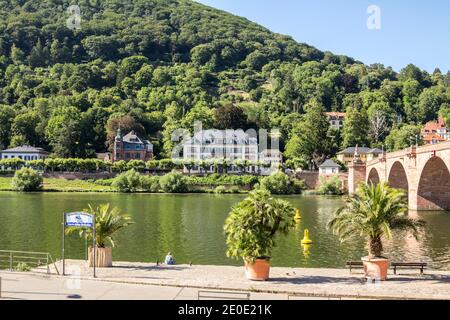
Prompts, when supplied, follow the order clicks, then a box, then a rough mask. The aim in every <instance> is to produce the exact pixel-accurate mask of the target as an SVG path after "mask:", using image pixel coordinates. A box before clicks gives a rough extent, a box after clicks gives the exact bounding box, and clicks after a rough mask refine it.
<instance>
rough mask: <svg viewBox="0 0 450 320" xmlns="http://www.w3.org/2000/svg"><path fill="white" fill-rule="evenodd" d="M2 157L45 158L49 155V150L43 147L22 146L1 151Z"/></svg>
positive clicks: (0, 155) (30, 159)
mask: <svg viewBox="0 0 450 320" xmlns="http://www.w3.org/2000/svg"><path fill="white" fill-rule="evenodd" d="M0 157H1V159H15V158H17V159H22V160H24V161H32V160H43V159H45V158H47V157H48V152H47V151H45V150H44V149H42V148H35V147H30V146H20V147H16V148H12V149H7V150H3V151H1V154H0Z"/></svg>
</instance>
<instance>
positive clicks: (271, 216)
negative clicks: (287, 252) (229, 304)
mask: <svg viewBox="0 0 450 320" xmlns="http://www.w3.org/2000/svg"><path fill="white" fill-rule="evenodd" d="M294 215H295V210H294V207H293V206H292V205H291V204H290V203H289V202H288V201H284V200H280V199H274V198H272V196H271V194H270V192H269V191H267V190H265V189H257V190H255V191H252V192H251V193H250V194H249V196H248V197H247V198H246V199H244V200H243V201H241V202H240V203H238V204H237V205H235V206H234V207H233V208H232V209H231V212H230V215H229V217H228V218H227V220H226V221H225V225H224V230H225V235H226V243H227V245H228V250H227V256H228V257H232V258H238V257H242V258H243V259H244V263H245V270H246V276H247V279H250V280H262V281H264V280H267V279H268V278H269V272H270V254H271V251H272V248H273V247H274V246H275V235H276V234H287V233H288V232H289V230H291V229H292V228H293V227H294V226H295V220H294Z"/></svg>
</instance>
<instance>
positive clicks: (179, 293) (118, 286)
mask: <svg viewBox="0 0 450 320" xmlns="http://www.w3.org/2000/svg"><path fill="white" fill-rule="evenodd" d="M56 265H57V267H58V269H59V270H60V271H61V270H62V265H61V262H57V263H56ZM66 270H67V271H68V273H69V274H70V275H69V276H66V277H62V276H57V275H54V274H52V275H46V274H45V273H44V272H45V271H46V270H44V269H36V270H32V272H30V273H14V274H10V275H9V274H8V272H2V273H1V274H0V277H1V276H3V277H4V279H6V278H8V277H11V276H12V275H14V276H15V277H16V278H17V279H18V280H17V281H16V283H17V285H19V283H20V287H21V288H22V290H23V292H36V294H35V295H34V296H33V295H32V294H30V295H28V296H27V295H24V298H28V299H29V298H36V297H38V298H40V299H46V298H48V297H50V296H51V295H50V294H49V295H47V296H46V295H45V294H42V295H40V296H39V294H38V293H37V292H39V291H40V289H39V285H40V284H39V283H38V282H39V281H38V280H39V279H40V280H42V279H46V280H47V281H53V282H49V284H50V283H53V286H48V284H47V286H44V287H43V288H52V291H51V292H53V293H54V294H56V296H52V298H55V299H57V298H61V299H64V298H67V297H68V296H70V295H75V296H77V295H78V296H80V297H84V298H88V299H187V300H192V299H194V300H195V299H197V292H198V290H224V291H240V292H250V293H251V299H311V298H318V299H450V272H449V271H433V270H426V271H425V274H424V275H419V274H418V272H417V270H411V271H408V270H404V271H400V272H399V274H397V275H393V274H392V272H390V276H389V280H388V281H385V282H375V283H372V282H366V281H364V280H363V279H362V273H361V271H356V272H354V273H350V272H349V270H347V269H317V268H315V269H305V268H278V267H273V268H272V269H271V280H270V281H266V282H255V281H249V280H246V279H245V275H244V268H243V267H233V266H204V265H193V266H190V265H175V266H166V265H159V266H157V265H156V264H155V263H134V262H133V263H132V262H114V267H113V268H97V278H95V279H94V278H93V277H92V269H90V268H87V266H86V262H85V261H80V260H66ZM51 271H52V272H54V267H52V268H51ZM20 277H32V278H33V281H34V282H36V284H35V288H33V285H32V283H33V281H25V282H28V283H29V285H28V286H27V285H26V284H25V283H23V281H20ZM77 281H79V283H78V284H79V286H80V288H75V289H70V287H71V286H72V287H73V284H74V283H75V284H76V283H77ZM3 282H4V283H3V290H6V289H5V288H8V290H9V291H10V292H13V291H14V281H11V282H9V283H8V282H5V281H3ZM41 285H43V284H41ZM68 285H69V286H68ZM75 287H76V286H75ZM26 288H28V289H26ZM67 288H69V289H67ZM88 288H90V289H88ZM92 288H97V291H98V292H99V294H98V295H95V294H94V292H95V290H93V289H92ZM25 289H26V290H25ZM19 291H20V290H19ZM87 292H89V294H90V297H89V295H86V294H87ZM103 292H108V293H107V294H106V293H103ZM58 293H60V294H59V295H58ZM16 296H17V297H18V298H20V294H19V295H16Z"/></svg>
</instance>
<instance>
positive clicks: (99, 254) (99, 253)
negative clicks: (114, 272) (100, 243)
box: [88, 247, 112, 268]
mask: <svg viewBox="0 0 450 320" xmlns="http://www.w3.org/2000/svg"><path fill="white" fill-rule="evenodd" d="M95 255H96V257H95V258H96V259H95V260H97V262H96V264H95V266H96V267H98V268H108V267H112V248H97V250H96V253H95ZM93 260H94V250H93V248H92V247H89V254H88V265H89V267H93V266H94V263H93Z"/></svg>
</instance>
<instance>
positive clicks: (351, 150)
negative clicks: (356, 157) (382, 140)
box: [338, 147, 383, 154]
mask: <svg viewBox="0 0 450 320" xmlns="http://www.w3.org/2000/svg"><path fill="white" fill-rule="evenodd" d="M382 153H383V150H381V149H378V148H373V149H371V148H367V147H358V154H382ZM338 154H355V147H350V148H347V149H344V150H342V151H340V152H338Z"/></svg>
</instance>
